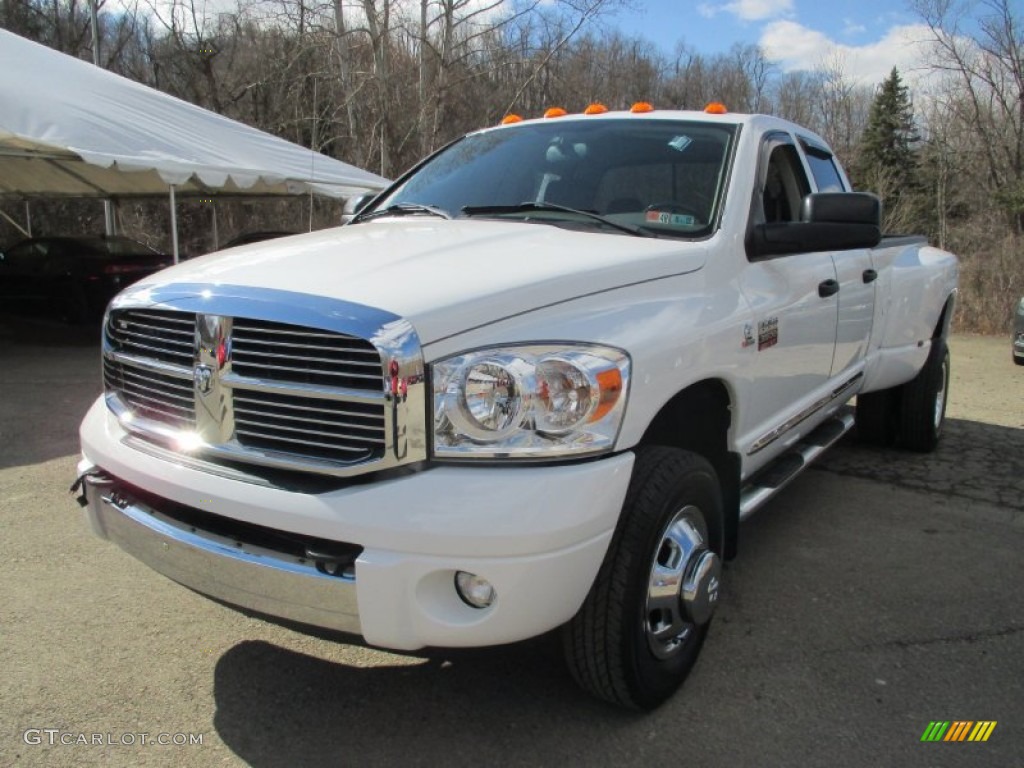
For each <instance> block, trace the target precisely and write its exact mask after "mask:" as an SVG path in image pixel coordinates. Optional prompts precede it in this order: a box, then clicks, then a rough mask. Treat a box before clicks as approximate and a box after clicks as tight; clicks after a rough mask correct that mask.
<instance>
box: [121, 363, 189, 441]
mask: <svg viewBox="0 0 1024 768" xmlns="http://www.w3.org/2000/svg"><path fill="white" fill-rule="evenodd" d="M103 383H104V385H105V386H106V388H107V390H108V391H115V392H117V393H119V394H120V396H121V398H122V399H123V400H124V401H125V404H127V405H128V406H129V407H130V408H131V409H132V410H133V411H134V412H135V413H136V414H138V415H139V416H142V417H143V418H147V419H151V420H153V421H157V422H161V423H163V424H167V425H168V426H170V427H173V428H176V429H192V428H193V427H195V423H196V404H195V397H194V395H193V394H192V379H191V377H188V378H182V377H180V376H174V375H169V374H167V373H161V372H158V371H154V370H150V369H148V368H144V367H142V366H140V365H138V364H136V363H132V362H128V361H123V360H116V359H112V358H110V357H105V358H104V359H103Z"/></svg>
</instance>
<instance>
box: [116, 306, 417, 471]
mask: <svg viewBox="0 0 1024 768" xmlns="http://www.w3.org/2000/svg"><path fill="white" fill-rule="evenodd" d="M169 290H170V291H171V293H173V296H168V297H159V296H157V295H156V294H155V293H153V292H150V295H149V296H148V297H147V298H148V299H151V300H155V301H159V303H160V304H161V305H162V307H161V308H160V309H149V308H143V307H134V306H121V307H114V308H112V309H111V311H110V314H109V317H108V322H107V324H106V327H105V329H104V330H105V334H104V354H103V375H104V384H105V387H106V392H107V394H106V400H107V403H108V406H109V407H110V408H111V410H112V411H113V413H114V414H115V415H116V416H117V418H118V419H119V421H120V423H121V425H122V426H123V427H124V428H125V429H126V430H127V431H128V432H131V433H132V434H133V435H134V436H135V437H137V438H142V439H145V440H148V441H153V442H156V443H159V444H161V445H163V446H165V447H167V448H169V449H171V450H173V451H180V450H186V448H184V446H192V447H191V448H190V449H188V450H189V451H190V452H191V453H192V456H193V460H199V461H213V462H229V463H232V464H233V463H235V462H244V463H249V464H257V465H263V466H268V467H274V468H281V469H291V470H298V471H308V472H317V473H325V474H333V475H340V476H349V475H358V474H362V473H365V472H371V471H375V470H378V469H386V468H389V467H394V466H397V465H400V464H405V463H408V462H411V461H418V460H422V459H423V458H425V441H424V439H423V435H424V432H423V426H422V418H423V414H425V412H426V404H425V399H424V390H425V386H424V384H423V364H422V357H421V356H420V352H419V342H418V339H416V336H415V332H414V331H412V330H411V326H409V325H408V323H406V322H405V321H403V320H401V319H400V318H394V317H393V316H390V317H389V316H387V315H386V314H385V313H382V312H379V311H377V310H373V309H370V308H360V307H358V305H350V304H345V303H343V302H334V303H331V304H329V305H325V306H324V307H323V308H322V309H321V308H319V307H315V308H314V310H313V311H310V307H309V302H310V299H309V297H294V296H289V297H288V298H289V299H290V301H285V300H283V299H282V297H281V296H282V295H281V293H280V292H272V291H266V290H264V291H262V292H260V293H262V294H263V295H264V296H265V297H268V298H270V299H272V300H267V299H266V298H263V299H253V300H249V299H248V298H245V299H239V298H236V297H231V298H229V299H226V300H220V301H218V300H217V299H216V296H215V294H216V290H215V289H214V290H212V291H211V290H209V289H207V288H202V289H201V290H197V291H195V292H191V293H190V292H189V290H188V289H180V288H174V289H169ZM249 290H253V291H255V290H257V289H249ZM300 302H301V303H300ZM176 303H183V304H185V305H186V306H187V308H188V309H189V310H191V309H193V308H194V307H196V306H197V305H201V306H203V308H204V311H202V312H198V313H197V312H195V311H177V310H174V309H167V308H166V307H168V306H172V307H173V306H174V305H175V304H176ZM313 303H314V305H315V303H316V300H315V299H314V300H313ZM207 307H208V308H209V309H207ZM296 307H300V308H299V309H296ZM360 313H364V314H366V315H367V317H369V318H372V321H371V322H366V321H365V320H362V319H360ZM296 317H302V318H303V319H304V320H309V321H312V322H310V324H309V325H299V324H297V323H295V322H294V321H293V318H296ZM339 318H340V320H339ZM289 321H291V322H289ZM315 323H322V327H321V326H317V325H315ZM335 328H337V330H335ZM350 329H356V330H357V333H350V332H347V331H349V330H350ZM363 334H365V335H363ZM370 339H373V341H370ZM196 438H198V440H197V439H196Z"/></svg>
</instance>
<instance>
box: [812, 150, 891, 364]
mask: <svg viewBox="0 0 1024 768" xmlns="http://www.w3.org/2000/svg"><path fill="white" fill-rule="evenodd" d="M801 147H802V149H803V151H804V155H805V157H806V158H807V165H808V167H809V168H810V170H811V176H812V179H813V181H814V184H815V186H816V187H817V191H818V192H847V191H849V190H848V189H847V185H846V183H845V181H844V180H843V178H842V176H841V175H840V173H839V169H838V166H837V164H836V161H835V158H834V157H833V156H832V153H831V152H829V151H828V149H826V148H825V147H822V146H818V145H817V144H816V143H812V142H811V141H809V140H807V139H803V140H801ZM832 262H833V263H834V264H835V267H836V279H837V280H838V281H839V293H838V294H837V297H838V302H839V317H838V322H837V326H836V350H835V355H834V357H833V360H832V371H831V375H832V376H833V377H836V376H838V377H842V376H843V374H844V373H846V372H847V371H850V370H852V369H853V368H855V367H856V366H857V365H858V364H860V363H861V361H863V360H864V358H865V356H866V355H867V346H868V341H869V340H870V338H871V325H872V322H873V320H874V314H875V286H876V283H875V280H876V279H877V277H878V273H877V272H876V271H875V268H874V265H873V264H872V252H871V251H870V250H869V249H867V248H857V249H854V250H850V251H835V252H834V253H833V254H832Z"/></svg>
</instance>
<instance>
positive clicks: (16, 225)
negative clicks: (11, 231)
mask: <svg viewBox="0 0 1024 768" xmlns="http://www.w3.org/2000/svg"><path fill="white" fill-rule="evenodd" d="M0 216H2V217H3V218H4V219H5V220H6V221H7V222H8V223H9V224H10V225H11V226H12V227H14V228H15V229H16V230H18V231H19V232H21V234H22V235H24V236H25V237H32V233H31V232H30V231H27V230H26V229H25V228H24V227H22V226H21V224H19V223H18V222H16V221H15V220H14V219H12V218H11V217H10V216H8V215H7V214H6V213H4V212H3V211H0Z"/></svg>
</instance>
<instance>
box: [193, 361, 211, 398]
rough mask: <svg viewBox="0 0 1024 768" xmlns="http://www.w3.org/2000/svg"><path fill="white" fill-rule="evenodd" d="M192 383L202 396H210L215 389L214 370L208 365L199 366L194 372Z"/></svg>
mask: <svg viewBox="0 0 1024 768" xmlns="http://www.w3.org/2000/svg"><path fill="white" fill-rule="evenodd" d="M192 381H193V382H194V383H195V386H196V392H198V393H199V394H200V395H208V394H210V390H211V389H213V369H212V368H210V366H208V365H197V366H196V367H195V369H194V370H193V371H192Z"/></svg>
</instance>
